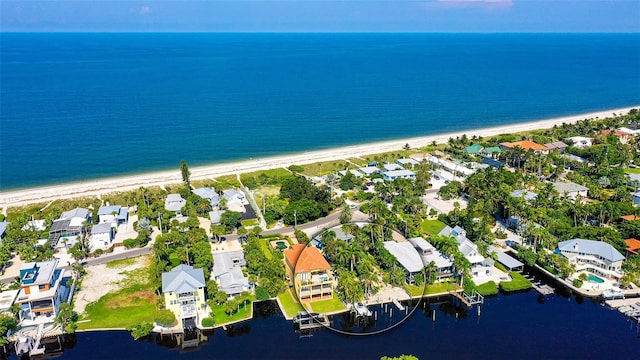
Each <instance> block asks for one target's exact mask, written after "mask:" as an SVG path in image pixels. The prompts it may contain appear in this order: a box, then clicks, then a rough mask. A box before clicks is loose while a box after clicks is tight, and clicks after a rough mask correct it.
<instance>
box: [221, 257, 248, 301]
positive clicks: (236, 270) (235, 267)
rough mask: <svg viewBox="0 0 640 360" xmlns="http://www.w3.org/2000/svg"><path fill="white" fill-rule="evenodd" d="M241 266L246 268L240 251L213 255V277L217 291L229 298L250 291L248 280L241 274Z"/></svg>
mask: <svg viewBox="0 0 640 360" xmlns="http://www.w3.org/2000/svg"><path fill="white" fill-rule="evenodd" d="M243 266H247V261H246V260H245V259H244V252H242V250H236V251H225V252H217V253H214V254H213V277H214V278H215V279H216V281H217V282H218V289H219V290H221V291H224V292H225V293H227V295H229V296H235V295H238V294H240V293H242V292H243V291H251V289H252V286H251V285H250V284H249V279H248V278H247V277H246V276H244V273H243V272H242V267H243Z"/></svg>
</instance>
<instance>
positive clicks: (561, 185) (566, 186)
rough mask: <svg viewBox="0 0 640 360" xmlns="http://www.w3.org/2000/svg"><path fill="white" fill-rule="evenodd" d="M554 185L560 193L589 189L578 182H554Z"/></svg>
mask: <svg viewBox="0 0 640 360" xmlns="http://www.w3.org/2000/svg"><path fill="white" fill-rule="evenodd" d="M553 187H554V188H555V189H556V191H557V192H558V193H559V194H566V193H572V192H579V191H586V190H589V188H587V187H586V186H582V185H580V184H576V183H573V182H569V183H565V182H554V183H553Z"/></svg>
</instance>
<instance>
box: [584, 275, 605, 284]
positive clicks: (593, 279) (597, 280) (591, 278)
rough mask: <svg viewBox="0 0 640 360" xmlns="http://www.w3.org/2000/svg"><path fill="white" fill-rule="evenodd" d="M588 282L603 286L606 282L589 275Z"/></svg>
mask: <svg viewBox="0 0 640 360" xmlns="http://www.w3.org/2000/svg"><path fill="white" fill-rule="evenodd" d="M587 280H589V281H593V282H596V283H598V284H602V283H603V282H604V280H602V279H601V278H599V277H597V276H595V275H591V274H589V277H587Z"/></svg>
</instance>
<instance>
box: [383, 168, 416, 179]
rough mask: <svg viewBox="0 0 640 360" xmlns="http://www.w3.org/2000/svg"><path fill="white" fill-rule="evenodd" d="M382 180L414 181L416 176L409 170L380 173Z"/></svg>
mask: <svg viewBox="0 0 640 360" xmlns="http://www.w3.org/2000/svg"><path fill="white" fill-rule="evenodd" d="M382 178H383V179H384V180H387V181H394V180H395V179H410V180H412V179H415V178H416V174H415V173H414V172H413V171H411V170H404V169H402V170H391V171H385V172H383V173H382Z"/></svg>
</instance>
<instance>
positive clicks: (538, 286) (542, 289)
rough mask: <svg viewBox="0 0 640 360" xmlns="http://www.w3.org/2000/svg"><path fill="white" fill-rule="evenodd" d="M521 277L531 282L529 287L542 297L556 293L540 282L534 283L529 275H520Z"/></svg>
mask: <svg viewBox="0 0 640 360" xmlns="http://www.w3.org/2000/svg"><path fill="white" fill-rule="evenodd" d="M522 276H524V277H525V278H526V279H527V280H529V281H530V282H531V287H533V289H534V290H535V291H537V292H538V294H540V295H542V296H548V295H553V294H554V293H555V291H556V290H555V289H554V288H552V287H551V286H549V285H547V284H545V283H543V282H542V281H536V280H535V279H534V278H533V276H531V275H528V274H522Z"/></svg>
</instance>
